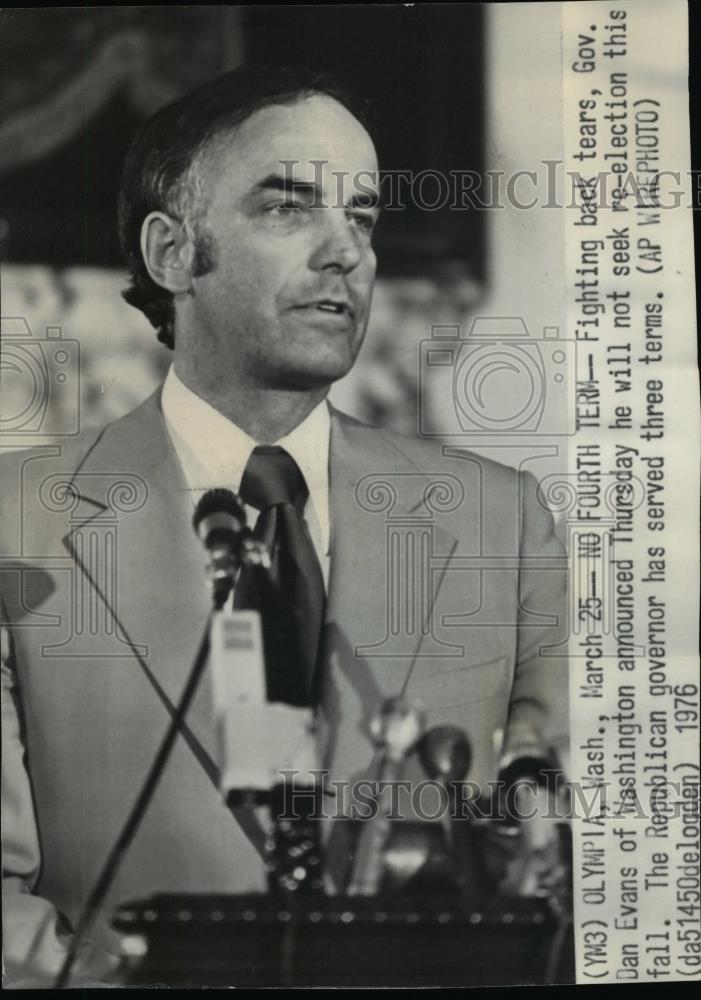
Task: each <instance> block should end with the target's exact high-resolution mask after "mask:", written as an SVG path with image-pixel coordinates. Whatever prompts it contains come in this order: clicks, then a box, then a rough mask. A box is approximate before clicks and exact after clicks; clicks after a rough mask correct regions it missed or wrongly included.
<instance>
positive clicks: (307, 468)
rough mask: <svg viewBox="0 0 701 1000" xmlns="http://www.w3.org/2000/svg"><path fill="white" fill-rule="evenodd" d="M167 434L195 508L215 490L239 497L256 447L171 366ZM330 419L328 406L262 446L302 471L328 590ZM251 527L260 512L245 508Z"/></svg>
mask: <svg viewBox="0 0 701 1000" xmlns="http://www.w3.org/2000/svg"><path fill="white" fill-rule="evenodd" d="M161 408H162V410H163V416H164V418H165V422H166V427H167V429H168V433H169V435H170V437H171V440H172V442H173V447H174V448H175V452H176V454H177V456H178V459H179V461H180V464H181V466H182V469H183V473H184V475H185V480H186V482H187V484H188V487H189V488H190V490H191V491H192V501H193V505H194V504H196V503H197V501H198V500H199V498H200V496H201V495H202V493H205V492H206V491H207V490H210V489H213V488H215V487H226V488H227V489H230V490H233V492H234V493H237V494H238V492H239V487H240V485H241V479H242V477H243V472H244V469H245V468H246V463H247V462H248V459H249V458H250V456H251V452H252V451H253V449H254V448H255V447H256V444H257V443H260V442H256V441H254V440H253V438H251V437H249V436H248V434H246V433H245V431H242V430H241V428H240V427H237V426H236V424H234V423H232V422H231V420H229V419H228V418H227V417H225V416H224V415H223V414H221V413H219V411H218V410H215V409H214V407H213V406H210V404H209V403H206V402H205V401H204V399H201V398H200V397H199V396H198V395H196V393H194V392H192V390H191V389H188V387H187V386H186V385H184V384H183V382H182V381H181V380H180V379H179V378H178V376H177V375H176V374H175V371H174V370H173V367H172V366H171V368H170V370H169V372H168V375H167V377H166V380H165V383H164V385H163V393H162V396H161ZM330 438H331V418H330V415H329V408H328V405H327V404H326V401H323V402H321V403H319V405H318V406H317V407H316V408H315V409H314V410H312V412H311V413H310V414H309V416H308V417H306V418H305V419H304V420H303V421H302V423H301V424H299V425H298V426H297V427H295V429H294V430H293V431H292V432H291V433H290V434H287V435H286V436H285V437H283V438H280V440H279V441H266V442H265V444H275V445H278V446H279V447H280V448H284V449H285V451H287V452H288V453H289V454H290V455H291V456H292V458H294V460H295V462H296V463H297V465H298V466H299V468H300V471H301V473H302V475H303V476H304V478H305V481H306V483H307V489H308V490H309V498H308V500H307V504H306V507H305V509H304V519H305V521H306V522H307V527H308V529H309V534H310V537H311V540H312V543H313V545H314V549H315V551H316V554H317V557H318V559H319V565H320V566H321V571H322V574H323V577H324V584H325V586H326V588H327V589H328V579H329V537H330V519H329V443H330ZM246 517H247V519H248V524H249V526H250V527H253V526H254V525H255V523H256V519H257V517H258V511H257V510H254V509H252V508H250V507H246Z"/></svg>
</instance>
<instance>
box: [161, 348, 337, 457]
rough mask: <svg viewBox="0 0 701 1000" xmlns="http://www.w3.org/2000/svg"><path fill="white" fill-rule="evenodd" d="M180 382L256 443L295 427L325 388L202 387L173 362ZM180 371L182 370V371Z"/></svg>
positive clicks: (267, 441)
mask: <svg viewBox="0 0 701 1000" xmlns="http://www.w3.org/2000/svg"><path fill="white" fill-rule="evenodd" d="M173 367H174V369H175V374H176V375H177V376H178V378H179V379H180V381H181V382H182V383H183V384H184V385H185V386H187V388H188V389H190V391H191V392H194V393H195V394H196V395H197V396H199V397H200V399H203V400H204V401H205V402H206V403H209V405H210V406H212V407H214V409H215V410H217V411H218V412H219V413H221V414H222V415H223V416H225V417H226V418H227V420H231V422H232V423H234V424H236V426H237V427H240V428H241V430H242V431H245V433H246V434H248V436H249V437H251V438H253V440H254V441H256V442H257V443H258V444H273V443H274V442H276V441H279V440H280V439H281V438H283V437H286V435H288V434H290V433H291V432H292V431H293V430H294V429H295V427H298V426H299V425H300V424H301V423H302V421H303V420H305V419H306V417H308V416H309V414H310V413H311V412H312V410H314V409H315V408H316V407H317V406H318V405H319V403H321V402H322V400H323V399H325V398H326V396H327V395H328V391H329V387H328V386H321V387H320V388H318V389H317V388H315V389H309V390H304V391H301V390H300V391H292V390H284V389H269V388H262V387H258V386H238V385H237V386H235V387H233V386H232V387H227V388H226V389H225V390H224V389H217V388H213V387H203V386H200V385H198V384H197V383H198V379H197V378H196V377H193V373H192V372H189V371H188V370H187V368H186V367H185V366H181V365H178V363H177V361H176V362H175V363H174V366H173ZM183 369H184V370H183Z"/></svg>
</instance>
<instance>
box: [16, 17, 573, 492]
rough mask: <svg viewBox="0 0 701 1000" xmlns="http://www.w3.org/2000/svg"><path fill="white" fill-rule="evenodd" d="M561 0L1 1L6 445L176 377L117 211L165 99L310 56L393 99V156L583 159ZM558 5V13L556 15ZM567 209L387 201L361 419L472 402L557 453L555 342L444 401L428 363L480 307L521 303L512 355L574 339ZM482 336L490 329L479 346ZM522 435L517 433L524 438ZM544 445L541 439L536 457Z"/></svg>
mask: <svg viewBox="0 0 701 1000" xmlns="http://www.w3.org/2000/svg"><path fill="white" fill-rule="evenodd" d="M524 8H525V9H524ZM558 8H559V5H557V4H544V5H541V4H527V5H522V7H521V12H519V5H517V4H503V5H502V4H495V5H492V4H478V3H465V4H431V5H400V4H390V5H363V4H353V5H341V6H331V5H329V6H311V5H308V6H305V5H302V6H285V7H283V6H266V5H256V6H217V7H215V6H197V7H172V6H171V7H93V8H90V7H80V8H78V7H73V8H44V9H29V8H28V9H24V10H7V9H6V10H3V11H2V12H0V29H1V30H0V84H1V86H0V262H1V266H2V316H3V344H2V359H1V360H2V370H1V372H0V374H1V375H2V390H3V391H2V396H3V402H2V406H1V407H0V433H1V435H2V438H1V440H0V445H2V446H4V447H8V446H11V447H17V446H18V445H21V444H34V443H36V440H37V437H38V438H39V439H40V440H41V441H46V440H50V439H51V436H52V434H53V435H56V438H57V439H60V438H61V437H62V436H63V435H70V434H74V433H76V432H77V430H78V428H79V426H81V425H82V426H85V425H92V424H100V423H104V422H105V421H107V420H111V419H114V418H115V417H117V416H120V415H121V414H122V413H124V412H125V411H127V410H128V409H130V408H131V407H133V406H134V405H136V404H137V403H138V402H140V401H141V400H142V399H143V398H144V397H145V396H146V395H147V394H148V393H149V392H150V391H151V390H152V389H153V388H154V387H155V386H156V385H157V384H158V383H159V381H160V380H161V379H162V378H163V376H164V374H165V371H166V369H167V366H168V364H169V362H170V357H171V355H170V352H169V351H168V350H167V349H165V348H164V347H162V346H161V345H160V344H158V342H157V341H156V336H155V332H154V331H153V330H152V328H151V327H150V325H149V324H148V322H147V321H146V320H145V318H144V317H143V316H142V314H141V313H140V312H138V311H137V310H135V309H133V308H131V307H130V306H128V305H127V304H126V303H125V302H124V301H123V299H122V298H121V294H120V293H121V291H122V289H123V288H125V287H126V275H125V272H124V270H123V267H122V262H121V259H120V254H119V248H118V242H117V234H116V210H115V209H116V200H117V190H118V185H119V177H120V172H121V166H122V162H123V159H124V155H125V152H126V150H127V147H128V145H129V142H130V140H131V138H132V137H133V135H134V133H135V131H136V130H137V128H138V127H139V125H140V124H141V123H142V122H143V121H144V120H145V119H146V118H147V117H149V116H150V115H151V114H152V113H153V112H154V111H155V110H157V108H159V107H160V106H161V105H162V104H164V103H166V102H168V101H170V100H172V99H173V98H175V97H176V96H178V95H179V94H181V93H182V92H184V91H186V90H188V89H190V88H191V87H192V86H194V85H196V84H197V83H199V82H200V81H202V80H205V79H207V78H209V77H211V76H214V75H216V74H217V73H219V72H222V71H224V70H226V69H230V68H233V67H235V66H237V65H239V64H241V63H244V62H246V61H255V62H261V63H267V64H279V63H283V64H284V63H301V64H306V65H311V66H314V67H318V68H319V69H321V70H331V71H332V72H334V73H335V74H336V75H337V76H338V77H340V78H341V80H342V81H343V82H344V83H345V85H346V87H348V88H349V89H351V90H354V91H356V93H358V94H359V96H360V97H362V98H368V99H369V100H370V102H371V103H372V104H373V105H374V107H375V108H376V111H377V113H378V122H377V127H376V129H375V133H376V138H377V144H378V148H379V156H380V164H381V167H382V168H383V169H384V170H403V171H406V170H410V171H413V172H414V173H417V172H419V171H421V170H425V169H429V170H432V171H436V170H438V171H442V172H444V173H445V174H449V173H450V171H472V172H474V173H476V174H483V172H484V171H485V170H499V171H502V172H504V173H505V174H508V172H509V171H510V170H517V169H536V168H537V165H538V162H539V161H542V160H543V159H545V158H547V157H553V158H554V157H557V155H558V154H560V155H561V148H560V146H561V109H560V91H559V87H558V86H557V85H554V84H556V83H557V80H558V79H559V10H558ZM537 11H541V12H542V16H541V17H534V12H537ZM558 214H559V213H557V212H552V211H551V212H547V211H542V210H537V211H531V212H523V211H518V210H517V209H515V208H514V207H512V206H509V205H508V204H502V205H501V207H499V208H497V209H495V210H488V211H482V210H477V209H475V208H467V209H466V210H459V211H455V210H451V209H450V207H449V206H446V207H445V208H443V209H439V210H437V211H426V210H421V209H419V208H417V207H412V206H411V205H410V206H409V207H408V208H407V210H406V211H399V212H386V213H385V215H384V217H383V219H382V221H381V224H380V227H379V229H378V233H377V240H376V248H377V253H378V258H379V268H380V269H379V280H378V284H377V288H376V293H375V299H374V305H373V311H372V317H371V322H370V327H369V330H368V336H367V339H366V344H365V347H364V348H363V351H362V352H361V356H360V360H359V362H358V364H357V365H356V367H355V369H354V370H353V372H352V373H351V374H350V375H349V376H348V377H347V378H346V379H344V380H343V381H342V382H340V383H338V384H337V385H336V386H334V388H333V391H332V397H331V398H332V399H333V400H334V402H335V403H336V404H337V405H338V406H340V407H341V408H343V409H345V410H347V411H348V412H350V413H352V414H354V415H356V416H358V417H360V418H361V419H365V420H368V421H370V422H373V423H380V424H383V425H385V426H389V427H392V428H393V429H396V430H399V431H403V432H406V433H416V432H417V430H419V431H420V432H421V433H425V434H431V435H434V436H437V437H444V438H445V439H446V440H453V435H454V434H455V433H456V432H457V431H463V430H465V420H464V419H463V418H465V417H466V415H467V417H466V419H467V429H468V430H469V431H470V432H475V433H471V434H470V440H469V441H468V443H469V446H470V447H471V448H473V450H477V451H480V450H481V451H483V452H485V453H489V454H491V455H493V456H494V457H497V458H499V459H501V460H502V461H507V462H511V463H513V464H518V463H519V462H520V461H522V459H523V456H522V454H521V453H522V451H523V449H522V443H523V441H522V439H519V438H518V434H519V433H521V432H522V431H523V432H524V433H525V432H528V433H531V432H534V433H538V435H539V442H540V444H539V448H540V453H541V454H542V457H547V456H548V455H549V456H552V455H553V450H552V448H550V450H549V451H548V449H547V447H545V441H544V440H543V435H544V434H546V435H547V434H548V433H552V432H553V431H555V432H557V433H562V431H561V430H559V431H558V429H557V427H556V426H555V423H554V417H553V412H552V406H553V405H554V404H553V399H554V397H553V393H552V392H551V391H550V389H549V388H548V385H546V381H547V380H546V378H545V376H546V374H547V373H545V370H544V369H543V372H541V371H540V369H541V368H543V363H545V364H546V365H547V364H551V362H552V357H551V356H548V357H546V358H545V362H543V360H542V358H541V357H540V355H539V354H538V351H539V350H540V349H536V354H533V351H532V350H531V347H530V345H526V349H525V351H521V355H522V357H521V360H520V361H519V364H521V362H523V363H524V364H525V366H526V367H525V368H524V372H522V373H520V374H519V373H517V374H516V375H514V376H513V378H514V379H515V381H513V380H512V383H510V384H505V383H504V382H503V374H504V370H505V369H504V366H503V365H502V366H501V369H502V376H501V378H502V381H501V382H500V381H499V380H498V379H497V381H494V379H493V378H492V377H491V376H489V378H488V377H487V376H488V375H489V373H488V372H487V373H486V374H485V372H484V371H482V374H481V375H480V378H481V381H479V383H477V382H475V384H474V385H473V383H472V382H470V380H468V379H467V375H466V376H465V380H464V384H463V385H462V388H461V387H460V386H458V387H457V389H456V383H455V380H454V378H453V377H454V375H455V360H456V357H455V352H453V354H452V358H453V360H452V362H451V361H450V359H448V361H447V362H445V361H444V362H442V370H441V371H439V370H438V367H436V368H435V369H434V370H432V371H431V372H430V373H429V374H430V375H431V377H430V378H427V379H425V380H424V383H425V384H424V386H423V389H424V391H423V394H420V393H419V377H418V376H419V365H420V361H422V363H424V364H425V362H426V344H425V343H424V345H423V347H422V341H423V342H425V341H427V339H428V338H430V337H431V329H432V327H435V326H439V327H442V330H443V334H442V335H443V336H444V337H445V336H447V338H448V340H450V338H451V337H452V338H453V339H454V337H455V334H456V332H457V328H458V327H459V328H460V330H461V331H462V334H463V335H464V334H465V333H466V332H467V331H468V330H469V329H470V328H471V326H472V324H473V322H474V320H475V318H476V317H479V316H483V315H486V316H490V317H494V316H496V317H500V319H499V320H498V322H497V325H496V327H495V325H494V322H493V321H490V322H491V326H489V329H488V330H487V334H486V337H487V341H488V343H489V345H491V344H493V343H494V341H495V340H496V341H497V342H498V341H499V338H500V337H501V334H502V333H504V332H506V334H507V336H509V337H511V338H512V339H511V341H510V345H509V351H510V352H511V353H510V355H509V356H510V357H512V356H513V357H516V355H515V354H514V350H517V349H518V344H519V343H520V342H521V341H524V338H525V340H526V341H527V340H528V339H529V337H531V338H534V339H536V340H538V339H542V337H543V328H544V327H545V328H547V329H548V330H550V331H551V333H550V334H548V336H551V337H552V336H557V335H558V332H559V331H561V329H562V325H563V314H564V301H563V284H562V266H563V245H564V244H563V233H562V224H561V220H558V218H557V216H558ZM488 325H489V324H488ZM553 330H555V331H556V333H555V334H554V335H553V334H552V331H553ZM451 331H452V332H451ZM481 331H482V332H483V326H478V328H477V335H478V336H477V340H478V342H479V338H480V337H481V336H482V332H481ZM490 338H492V339H491V340H490ZM514 343H516V347H514ZM478 346H479V344H478ZM546 346H547V345H546ZM490 352H491V354H492V355H493V354H494V352H493V349H492V347H491V346H490V347H489V351H488V352H487V353H488V354H489V353H490ZM529 352H530V353H529ZM482 353H485V352H484V351H483V352H482ZM517 353H518V350H517ZM540 353H542V352H540ZM553 353H558V352H553V351H552V350H550V355H553ZM559 353H561V352H559ZM449 354H450V352H449ZM524 359H525V361H524ZM529 359H530V360H529ZM507 360H508V359H507ZM558 363H559V362H558ZM451 365H452V367H451ZM529 366H530V368H529ZM483 367H484V366H483ZM506 368H507V369H508V368H509V366H508V364H507V366H506ZM512 369H513V365H512ZM513 370H514V371H515V369H513ZM465 371H466V369H465ZM27 372H29V375H28V374H27ZM77 372H78V373H79V376H80V377H79V378H77V377H76V373H77ZM524 373H525V374H524ZM434 376H435V377H434ZM470 377H471V378H472V376H470ZM475 377H477V376H475ZM490 378H491V381H490ZM534 378H535V381H536V383H538V379H540V381H541V382H542V385H541V384H540V383H538V385H539V386H540V388H539V391H540V392H541V395H543V400H544V399H545V395H546V394H547V393H550V396H549V398H548V400H547V404H548V405H547V406H545V409H544V408H543V405H541V404H542V403H543V400H541V401H540V403H539V402H538V401H536V404H534V406H530V409H529V405H530V404H528V401H527V400H526V403H525V404H524V405H522V404H523V400H521V399H520V398H519V394H520V393H523V392H526V391H529V392H531V394H532V392H533V388H532V386H533V384H534ZM451 379H453V381H451ZM473 381H474V380H473ZM468 382H469V384H468ZM529 387H530V388H529ZM551 388H553V387H551ZM456 391H458V392H460V391H462V392H463V397H464V396H465V393H467V394H468V395H469V394H470V392H476V393H477V394H478V396H479V395H480V393H481V394H482V395H481V396H480V405H482V404H484V406H486V408H487V409H486V410H485V409H484V407H483V410H482V414H483V416H484V415H485V413H486V414H487V415H486V417H485V420H484V421H483V425H482V426H479V419H477V422H476V423H475V421H472V423H471V422H470V419H471V418H470V414H469V413H467V409H464V412H463V413H458V414H457V415H456V409H455V393H456ZM560 396H561V392H560V393H559V395H558V397H557V400H556V402H558V405H559V403H561V402H562V399H561V398H560ZM420 398H421V402H420ZM514 400H515V401H516V402H514ZM468 402H469V401H468ZM526 404H528V405H526ZM505 405H506V406H507V407H508V406H512V410H513V414H514V415H516V417H517V418H518V419H517V420H516V423H514V421H513V420H511V422H510V423H509V420H508V419H507V420H506V422H504V420H503V419H502V421H501V423H500V422H499V420H498V419H497V420H490V418H489V415H488V413H487V411H488V410H489V407H490V406H492V407H494V408H495V409H494V413H495V414H498V413H499V412H501V411H500V409H499V408H500V407H501V408H503V407H504V406H505ZM538 406H540V410H538ZM468 408H469V407H468ZM524 413H526V414H527V417H528V420H527V421H526V422H525V423H524V421H523V420H522V419H521V417H522V416H523V414H524ZM507 416H508V414H507ZM478 417H479V414H478ZM519 420H521V423H520V424H519ZM509 429H511V430H515V431H516V432H517V434H516V438H514V437H513V435H511V434H505V433H504V431H505V430H506V431H508V430H509ZM463 438H464V435H462V437H461V439H460V440H461V441H462V439H463ZM546 453H547V454H546ZM533 455H534V453H533V449H531V459H529V461H530V460H532V459H533ZM560 464H561V462H560ZM534 471H536V473H537V474H542V472H543V469H542V468H541V469H534Z"/></svg>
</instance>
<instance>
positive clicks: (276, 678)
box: [235, 445, 325, 705]
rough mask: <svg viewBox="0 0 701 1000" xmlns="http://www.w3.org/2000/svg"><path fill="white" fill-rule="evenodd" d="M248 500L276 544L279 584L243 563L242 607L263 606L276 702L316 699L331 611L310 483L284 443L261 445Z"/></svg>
mask: <svg viewBox="0 0 701 1000" xmlns="http://www.w3.org/2000/svg"><path fill="white" fill-rule="evenodd" d="M239 496H240V498H241V500H242V501H243V503H245V504H247V505H248V506H249V507H254V508H255V509H256V510H258V511H260V513H259V515H258V520H257V521H256V525H255V528H254V534H255V536H256V537H257V538H258V539H259V540H260V541H261V542H263V543H264V544H265V545H266V546H267V547H268V549H269V551H270V555H271V560H272V567H271V570H270V579H271V580H272V587H270V586H265V581H264V585H263V586H261V585H260V578H259V577H258V578H254V577H253V575H252V574H251V573H249V572H247V571H246V570H245V569H244V570H242V572H241V574H240V577H239V580H238V582H237V585H236V593H235V604H236V606H237V607H247V608H255V609H257V610H259V611H260V613H261V618H262V625H263V643H264V648H265V661H266V663H265V665H266V681H267V691H268V700H269V701H284V702H287V703H288V704H292V705H310V704H312V703H313V701H314V697H315V683H316V668H317V659H318V656H319V644H320V637H321V627H322V622H323V615H324V604H325V593H324V580H323V576H322V573H321V567H320V566H319V560H318V559H317V557H316V552H315V551H314V546H313V545H312V542H311V539H310V537H309V533H308V531H307V526H306V524H305V522H304V520H303V512H304V507H305V504H306V502H307V498H308V496H309V490H308V488H307V484H306V482H305V480H304V476H303V475H302V473H301V472H300V469H299V467H298V465H297V463H296V462H295V460H294V459H293V458H292V456H291V455H289V454H288V453H287V452H286V451H285V450H284V448H278V447H276V446H267V445H259V446H258V447H257V448H255V449H254V450H253V452H252V453H251V457H250V458H249V460H248V462H247V464H246V468H245V470H244V473H243V477H242V479H241V487H240V489H239Z"/></svg>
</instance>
